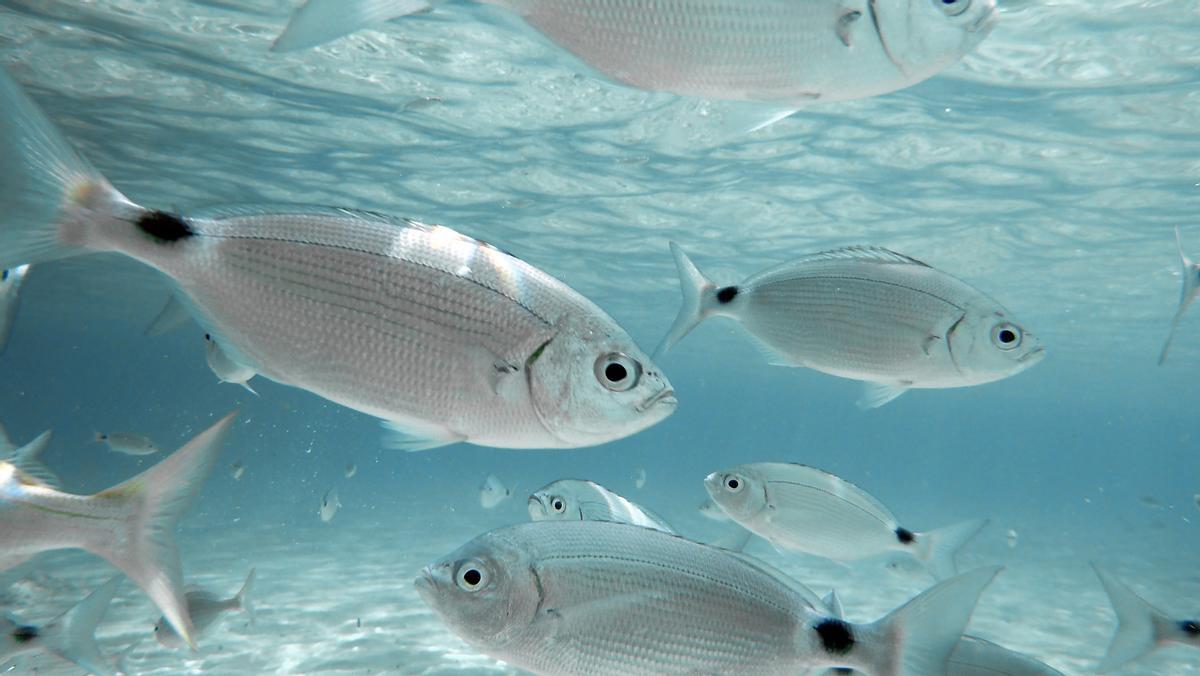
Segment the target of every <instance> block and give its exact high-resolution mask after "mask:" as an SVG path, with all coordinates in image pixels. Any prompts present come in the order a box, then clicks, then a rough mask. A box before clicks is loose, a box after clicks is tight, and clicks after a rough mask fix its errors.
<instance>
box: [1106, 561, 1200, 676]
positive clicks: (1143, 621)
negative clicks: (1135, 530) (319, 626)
mask: <svg viewBox="0 0 1200 676" xmlns="http://www.w3.org/2000/svg"><path fill="white" fill-rule="evenodd" d="M1092 568H1093V569H1095V571H1096V576H1097V577H1099V578H1100V583H1101V584H1102V585H1104V591H1106V592H1108V600H1109V601H1110V602H1111V603H1112V607H1113V611H1114V612H1115V613H1116V615H1117V630H1116V632H1115V633H1113V637H1112V641H1111V642H1110V643H1109V646H1108V652H1107V653H1106V654H1105V655H1104V659H1103V660H1101V661H1100V664H1099V665H1097V666H1096V671H1099V672H1106V671H1112V670H1113V669H1116V668H1117V667H1119V666H1121V665H1123V664H1126V663H1128V662H1133V661H1135V660H1139V659H1141V658H1143V657H1145V656H1146V655H1147V654H1149V653H1151V652H1153V651H1155V650H1157V649H1159V648H1161V647H1163V646H1166V645H1170V644H1172V643H1181V644H1183V645H1187V646H1191V647H1193V648H1200V618H1195V619H1189V618H1184V619H1178V618H1174V617H1171V616H1170V615H1167V614H1166V613H1164V612H1163V611H1161V610H1159V609H1158V608H1155V607H1154V606H1152V605H1150V604H1149V603H1146V601H1145V599H1143V598H1142V597H1140V596H1138V595H1137V594H1136V593H1135V592H1134V591H1133V590H1132V589H1130V588H1129V587H1128V586H1127V585H1126V584H1125V583H1124V582H1121V580H1119V579H1117V576H1115V575H1113V574H1112V573H1110V572H1108V571H1107V570H1105V569H1103V568H1101V567H1100V566H1097V565H1096V564H1094V563H1093V564H1092Z"/></svg>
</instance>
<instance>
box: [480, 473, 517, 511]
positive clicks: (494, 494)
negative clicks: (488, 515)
mask: <svg viewBox="0 0 1200 676" xmlns="http://www.w3.org/2000/svg"><path fill="white" fill-rule="evenodd" d="M512 494H513V492H512V489H509V488H505V487H504V484H502V483H500V480H499V479H497V478H496V475H495V474H489V475H488V477H487V479H484V481H483V483H482V484H480V486H479V504H480V505H481V506H482V507H483V508H484V509H492V508H494V507H495V506H496V505H498V504H500V503H501V502H504V501H505V500H507V499H509V498H511V497H512Z"/></svg>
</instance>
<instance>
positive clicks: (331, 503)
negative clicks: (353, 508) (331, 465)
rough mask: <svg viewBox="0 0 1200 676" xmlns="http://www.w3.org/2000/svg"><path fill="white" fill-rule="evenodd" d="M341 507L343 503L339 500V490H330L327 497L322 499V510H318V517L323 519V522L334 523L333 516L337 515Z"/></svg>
mask: <svg viewBox="0 0 1200 676" xmlns="http://www.w3.org/2000/svg"><path fill="white" fill-rule="evenodd" d="M341 506H342V502H341V501H340V500H338V493H337V488H330V489H329V490H328V491H326V492H325V497H323V498H321V508H320V509H319V510H317V515H318V516H320V517H321V521H323V522H325V523H329V522H330V521H333V516H334V515H335V514H337V511H338V509H339V508H341Z"/></svg>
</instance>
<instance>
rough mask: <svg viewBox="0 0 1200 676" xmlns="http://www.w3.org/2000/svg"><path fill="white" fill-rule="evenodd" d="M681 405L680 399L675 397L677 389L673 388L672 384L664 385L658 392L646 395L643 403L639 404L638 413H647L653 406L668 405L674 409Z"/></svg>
mask: <svg viewBox="0 0 1200 676" xmlns="http://www.w3.org/2000/svg"><path fill="white" fill-rule="evenodd" d="M678 405H679V400H678V399H676V398H675V390H673V389H671V386H670V385H667V386H665V387H663V388H662V389H661V390H659V391H658V392H655V393H654V394H652V395H650V396H649V397H646V399H645V400H644V401H642V403H640V404H638V405H637V411H638V413H645V412H646V411H648V410H649V409H650V407H651V406H666V407H670V408H671V409H674V408H675V407H676V406H678Z"/></svg>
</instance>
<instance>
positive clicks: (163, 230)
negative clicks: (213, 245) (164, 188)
mask: <svg viewBox="0 0 1200 676" xmlns="http://www.w3.org/2000/svg"><path fill="white" fill-rule="evenodd" d="M135 225H137V227H138V230H141V231H142V232H144V233H146V234H147V235H150V236H151V237H153V238H154V239H156V240H158V241H160V242H178V241H179V240H181V239H187V238H188V237H191V236H192V235H194V234H196V233H195V232H194V231H193V230H192V229H191V228H190V227H188V224H187V222H185V221H184V220H183V219H182V218H180V217H178V216H176V215H175V214H168V213H167V212H165V211H147V212H146V213H144V214H142V216H141V218H139V219H138V220H137V223H136V224H135Z"/></svg>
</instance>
